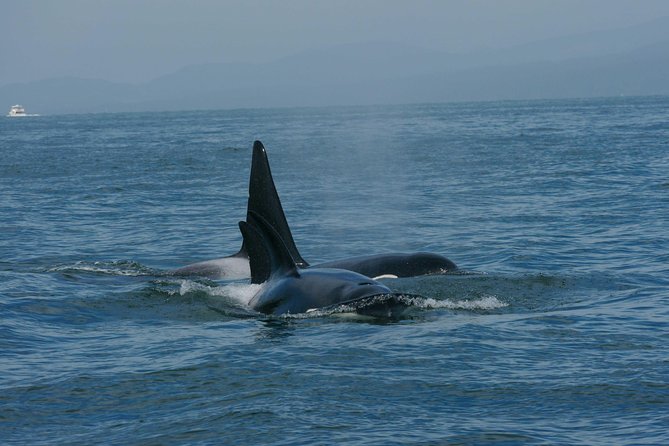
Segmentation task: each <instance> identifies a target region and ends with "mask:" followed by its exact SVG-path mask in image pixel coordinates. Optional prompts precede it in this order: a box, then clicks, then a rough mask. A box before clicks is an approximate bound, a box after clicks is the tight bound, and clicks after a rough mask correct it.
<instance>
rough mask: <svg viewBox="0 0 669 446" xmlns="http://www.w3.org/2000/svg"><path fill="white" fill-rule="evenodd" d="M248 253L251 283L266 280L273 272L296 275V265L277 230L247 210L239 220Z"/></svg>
mask: <svg viewBox="0 0 669 446" xmlns="http://www.w3.org/2000/svg"><path fill="white" fill-rule="evenodd" d="M239 229H240V230H241V232H242V236H243V237H244V246H245V247H246V250H247V252H248V255H249V265H250V268H251V283H263V282H266V281H267V280H268V279H269V278H270V277H271V276H272V275H274V274H277V273H278V274H283V275H298V274H299V273H298V266H297V263H296V262H295V260H294V259H293V257H292V256H291V254H290V251H289V250H288V248H287V247H286V244H285V242H284V241H283V240H282V239H281V237H280V236H279V234H278V232H277V231H276V230H275V229H274V228H273V227H272V226H271V225H270V224H269V223H268V222H267V221H266V220H265V219H264V218H262V217H261V216H260V215H258V214H257V213H255V212H253V211H249V213H248V215H247V218H246V222H243V221H242V222H239Z"/></svg>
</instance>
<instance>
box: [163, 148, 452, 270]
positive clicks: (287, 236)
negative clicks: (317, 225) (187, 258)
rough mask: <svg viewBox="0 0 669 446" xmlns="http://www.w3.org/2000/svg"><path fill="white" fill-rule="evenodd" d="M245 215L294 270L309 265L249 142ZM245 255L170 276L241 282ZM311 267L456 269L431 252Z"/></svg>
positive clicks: (264, 164) (261, 157)
mask: <svg viewBox="0 0 669 446" xmlns="http://www.w3.org/2000/svg"><path fill="white" fill-rule="evenodd" d="M249 213H255V214H257V215H258V216H260V217H262V218H263V220H264V221H266V222H267V223H268V224H269V225H270V226H271V227H272V228H273V229H274V230H275V231H276V232H277V234H278V235H279V237H280V238H281V240H283V242H284V244H285V246H286V248H287V249H288V251H289V253H290V254H291V256H292V257H293V259H294V260H295V262H296V264H297V265H298V267H300V268H302V269H304V268H307V267H309V264H308V263H307V262H306V261H305V260H304V259H303V258H302V256H301V255H300V254H299V252H298V250H297V247H296V245H295V241H294V239H293V235H292V233H291V231H290V227H289V226H288V221H287V220H286V216H285V214H284V211H283V207H282V205H281V200H280V199H279V194H278V193H277V190H276V186H275V185H274V179H273V177H272V172H271V169H270V165H269V160H268V158H267V151H266V150H265V147H264V146H263V144H262V143H261V142H260V141H255V142H254V143H253V156H252V161H251V174H250V178H249V196H248V204H247V218H248V215H249ZM244 259H246V260H247V261H248V253H247V252H246V250H245V247H244V245H242V248H241V249H240V251H239V252H238V253H236V254H234V255H232V256H228V257H224V258H221V259H214V260H207V261H203V262H198V263H194V264H190V265H186V266H184V267H182V268H179V269H177V270H173V271H171V273H170V274H176V275H200V276H205V277H208V278H211V279H243V278H248V277H249V276H250V267H248V266H247V267H246V269H245V268H244V265H243V263H244ZM312 267H313V268H335V269H345V270H350V271H353V272H357V273H359V274H363V275H365V276H368V277H377V278H381V277H387V278H397V277H414V276H422V275H428V274H443V273H446V272H450V271H455V270H457V266H456V264H455V263H453V262H452V261H451V260H449V259H447V258H446V257H444V256H441V255H439V254H433V253H424V252H416V253H387V254H376V255H369V256H360V257H352V258H346V259H339V260H335V261H331V262H326V263H321V264H317V265H313V266H312Z"/></svg>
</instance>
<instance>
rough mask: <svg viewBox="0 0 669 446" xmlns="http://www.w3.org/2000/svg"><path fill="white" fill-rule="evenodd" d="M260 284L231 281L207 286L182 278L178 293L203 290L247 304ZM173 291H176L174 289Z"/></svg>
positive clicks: (209, 293)
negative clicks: (226, 283) (220, 284)
mask: <svg viewBox="0 0 669 446" xmlns="http://www.w3.org/2000/svg"><path fill="white" fill-rule="evenodd" d="M260 287H261V285H256V284H246V283H231V284H228V285H223V286H209V285H205V284H203V283H199V282H195V281H192V280H187V279H186V280H182V281H181V286H180V287H179V291H178V293H179V295H180V296H184V295H186V294H188V293H193V292H203V293H206V294H207V295H209V296H213V297H227V298H230V299H234V300H235V301H237V302H239V303H240V304H242V305H248V304H249V302H250V301H251V299H253V296H255V295H256V294H257V293H258V290H260ZM174 293H177V292H176V291H175V292H174Z"/></svg>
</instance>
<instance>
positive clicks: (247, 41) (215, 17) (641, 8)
mask: <svg viewBox="0 0 669 446" xmlns="http://www.w3.org/2000/svg"><path fill="white" fill-rule="evenodd" d="M663 16H669V1H667V0H487V1H483V0H411V1H397V0H327V1H318V0H275V1H269V0H240V1H237V0H229V1H225V0H190V1H175V0H153V1H149V0H58V1H49V0H42V1H38V0H0V30H2V31H1V32H2V36H3V37H2V39H0V85H3V84H7V83H10V82H17V81H22V80H25V81H30V80H37V79H45V78H49V77H54V76H65V75H67V76H77V77H88V78H99V79H107V80H112V81H130V82H139V81H145V80H150V79H152V78H154V77H156V76H159V75H161V74H166V73H167V72H170V71H173V70H176V69H178V68H180V67H182V66H185V65H188V64H194V63H206V62H267V61H270V60H274V59H278V58H280V57H282V56H286V55H290V54H293V53H296V52H299V51H302V50H306V49H313V48H318V47H323V46H331V45H337V44H342V43H356V42H370V41H376V42H378V41H388V42H402V43H407V44H412V45H417V46H421V47H425V48H430V49H439V50H445V51H451V52H466V51H471V50H475V49H477V48H499V47H506V46H512V45H515V44H520V43H526V42H530V41H534V40H539V39H545V38H550V37H559V36H563V35H569V34H574V33H582V32H588V31H592V30H601V29H610V28H618V27H623V26H628V25H635V24H638V23H642V22H645V21H648V20H652V19H654V18H657V17H663Z"/></svg>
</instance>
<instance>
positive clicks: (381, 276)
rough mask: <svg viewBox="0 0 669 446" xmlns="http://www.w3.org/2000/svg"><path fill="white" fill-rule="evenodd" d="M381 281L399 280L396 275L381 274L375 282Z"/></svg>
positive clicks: (375, 278)
mask: <svg viewBox="0 0 669 446" xmlns="http://www.w3.org/2000/svg"><path fill="white" fill-rule="evenodd" d="M379 279H397V276H396V275H395V274H381V275H380V276H376V277H374V280H379Z"/></svg>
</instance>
